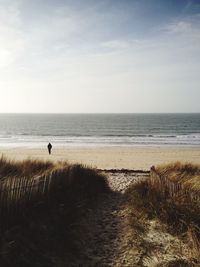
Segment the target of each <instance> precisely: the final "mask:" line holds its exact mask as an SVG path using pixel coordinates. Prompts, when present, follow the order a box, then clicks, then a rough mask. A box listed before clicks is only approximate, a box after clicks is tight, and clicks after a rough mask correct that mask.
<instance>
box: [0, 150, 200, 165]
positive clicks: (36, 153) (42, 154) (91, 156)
mask: <svg viewBox="0 0 200 267" xmlns="http://www.w3.org/2000/svg"><path fill="white" fill-rule="evenodd" d="M0 154H1V155H3V156H5V157H7V158H9V159H15V160H22V159H26V158H31V159H44V160H47V159H50V160H54V161H59V160H61V161H68V162H69V163H82V164H85V165H89V166H92V167H97V168H101V169H112V168H114V169H122V168H126V169H141V170H148V169H149V168H150V167H151V166H152V165H158V164H162V163H168V162H172V161H183V162H193V163H200V147H193V148H192V147H190V148H183V147H176V148H175V147H154V148H153V147H134V148H130V147H129V148H128V147H104V148H59V147H55V146H54V147H53V150H52V154H51V155H48V153H47V149H46V148H41V149H38V148H34V149H32V148H10V149H5V148H4V149H1V150H0Z"/></svg>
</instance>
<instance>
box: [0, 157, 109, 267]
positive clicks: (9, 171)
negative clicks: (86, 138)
mask: <svg viewBox="0 0 200 267" xmlns="http://www.w3.org/2000/svg"><path fill="white" fill-rule="evenodd" d="M16 188H17V189H16ZM15 189H16V190H15ZM108 190H109V187H108V185H107V180H106V178H105V177H104V176H103V175H102V174H100V173H99V172H97V171H96V170H95V169H91V168H88V167H86V166H82V165H69V164H68V163H65V162H59V163H53V162H50V161H38V160H30V159H28V160H24V161H21V162H17V161H16V162H15V161H9V160H7V159H5V158H1V159H0V215H1V216H0V218H1V219H0V235H1V239H0V266H5V267H7V266H8V267H10V266H27V267H29V266H30V267H33V266H34V267H37V266H38V267H39V266H44V267H45V266H58V267H59V266H70V264H71V263H72V262H75V261H77V262H78V260H79V259H80V251H81V248H82V246H83V245H84V244H83V243H82V239H84V238H83V237H84V235H85V234H86V233H85V232H84V225H80V223H79V222H80V220H81V218H82V217H83V216H84V214H85V211H86V209H87V208H88V207H89V206H91V205H95V204H96V203H97V202H98V198H99V197H100V196H101V194H104V193H106V192H107V191H108ZM77 264H78V263H77Z"/></svg>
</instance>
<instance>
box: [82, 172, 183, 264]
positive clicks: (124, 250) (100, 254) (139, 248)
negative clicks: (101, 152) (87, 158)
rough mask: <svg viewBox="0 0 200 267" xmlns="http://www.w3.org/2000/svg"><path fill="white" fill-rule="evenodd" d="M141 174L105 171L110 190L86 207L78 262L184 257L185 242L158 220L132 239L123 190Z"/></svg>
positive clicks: (164, 260)
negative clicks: (143, 232) (142, 234)
mask: <svg viewBox="0 0 200 267" xmlns="http://www.w3.org/2000/svg"><path fill="white" fill-rule="evenodd" d="M143 176H144V174H142V173H131V172H129V173H123V172H119V173H118V172H116V173H108V182H109V185H110V187H111V188H112V190H113V191H112V192H110V193H108V194H105V195H104V196H103V198H102V199H101V200H100V202H99V203H98V205H97V206H96V207H95V209H89V210H88V211H87V213H86V215H85V217H84V220H83V222H82V223H83V224H85V225H86V224H87V225H88V229H86V230H87V231H88V235H87V240H85V241H83V247H84V248H85V249H84V251H83V254H82V256H81V260H80V261H79V263H78V264H82V266H100V267H101V266H115V267H121V266H125V267H126V266H127V267H129V266H130V267H132V266H157V264H161V265H160V266H165V264H166V263H167V262H170V261H173V260H176V259H178V258H184V254H185V253H186V252H187V251H186V248H185V245H184V244H183V242H182V241H181V240H179V239H178V238H177V237H174V236H172V235H170V234H169V233H167V232H166V231H165V230H164V227H163V226H162V225H160V223H159V222H156V221H150V222H149V230H148V231H147V233H146V234H145V235H144V236H143V237H142V238H141V239H140V241H139V242H138V241H136V240H135V238H134V236H133V229H132V228H131V226H130V220H129V219H130V210H128V209H127V206H126V205H124V203H125V195H124V192H125V190H126V189H127V188H128V187H129V186H130V184H132V183H135V182H137V181H138V179H141V177H143Z"/></svg>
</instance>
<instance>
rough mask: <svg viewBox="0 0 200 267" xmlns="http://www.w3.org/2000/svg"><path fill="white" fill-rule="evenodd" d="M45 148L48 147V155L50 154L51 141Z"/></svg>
mask: <svg viewBox="0 0 200 267" xmlns="http://www.w3.org/2000/svg"><path fill="white" fill-rule="evenodd" d="M47 148H48V151H49V155H50V154H51V149H52V144H51V143H49V144H48V146H47Z"/></svg>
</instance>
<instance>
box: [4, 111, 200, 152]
mask: <svg viewBox="0 0 200 267" xmlns="http://www.w3.org/2000/svg"><path fill="white" fill-rule="evenodd" d="M47 142H52V144H53V145H57V146H62V147H66V146H68V147H69V146H71V147H73V146H74V147H77V146H169V145H170V146H200V114H45V115H44V114H37V115H36V114H23V115H22V114H0V146H1V147H21V146H22V147H24V146H25V147H42V146H46V144H47Z"/></svg>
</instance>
